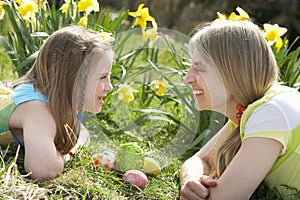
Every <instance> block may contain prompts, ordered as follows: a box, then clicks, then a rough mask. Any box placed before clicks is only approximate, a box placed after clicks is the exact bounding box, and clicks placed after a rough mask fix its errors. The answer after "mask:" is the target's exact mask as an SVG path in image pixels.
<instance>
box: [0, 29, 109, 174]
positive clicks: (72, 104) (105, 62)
mask: <svg viewBox="0 0 300 200" xmlns="http://www.w3.org/2000/svg"><path fill="white" fill-rule="evenodd" d="M113 55H114V53H113V51H112V47H111V45H110V44H109V43H108V42H106V41H104V40H103V39H101V37H100V36H99V34H97V33H94V32H92V31H90V30H88V29H84V28H81V27H77V26H69V27H65V28H61V29H59V30H57V31H56V32H54V33H53V34H52V35H50V36H49V38H48V39H47V40H46V42H45V43H44V44H43V46H42V47H41V49H40V51H39V53H38V56H37V58H36V61H35V63H34V64H33V67H32V68H31V70H30V71H29V72H28V73H27V74H26V75H25V76H23V77H21V78H20V79H18V80H16V81H15V82H14V83H13V84H12V85H11V87H5V86H3V85H1V86H0V106H1V107H0V108H1V110H0V116H1V124H0V141H1V144H4V143H9V142H10V140H8V139H9V137H7V136H9V135H10V134H11V135H12V137H11V138H12V139H13V141H14V142H15V143H17V144H20V145H21V146H23V147H24V150H25V157H24V167H25V170H26V171H27V172H28V173H31V174H30V177H31V178H34V179H51V178H54V177H56V176H57V175H58V174H59V173H60V172H62V170H63V168H64V163H65V157H67V155H68V154H69V152H70V151H71V150H72V149H74V148H75V145H77V144H78V139H80V138H79V135H80V134H79V133H80V132H81V130H82V126H81V123H80V122H81V120H82V118H83V112H84V111H88V112H92V113H98V112H100V110H101V106H102V105H103V103H104V97H105V96H106V94H107V93H108V92H110V91H111V90H112V85H111V83H110V72H111V67H112V62H113ZM2 136H6V137H2ZM3 138H5V139H6V141H4V139H3ZM76 147H78V145H77V146H76Z"/></svg>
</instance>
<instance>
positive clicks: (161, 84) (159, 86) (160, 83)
mask: <svg viewBox="0 0 300 200" xmlns="http://www.w3.org/2000/svg"><path fill="white" fill-rule="evenodd" d="M150 86H153V88H154V89H155V90H156V92H155V94H156V95H158V96H165V95H166V92H165V88H172V86H171V85H169V83H168V81H166V80H165V79H162V80H154V81H152V82H151V83H150Z"/></svg>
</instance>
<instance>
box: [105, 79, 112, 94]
mask: <svg viewBox="0 0 300 200" xmlns="http://www.w3.org/2000/svg"><path fill="white" fill-rule="evenodd" d="M112 89H113V86H112V84H111V82H110V81H109V82H108V83H107V84H106V85H105V88H104V90H105V92H111V91H112Z"/></svg>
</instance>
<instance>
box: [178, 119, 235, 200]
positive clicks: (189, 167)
mask: <svg viewBox="0 0 300 200" xmlns="http://www.w3.org/2000/svg"><path fill="white" fill-rule="evenodd" d="M228 134H230V128H229V125H228V124H226V125H225V126H224V127H223V128H222V129H221V130H220V131H219V132H218V133H217V134H216V135H215V136H214V137H213V138H212V139H211V140H209V141H208V142H207V143H206V144H205V145H204V146H203V147H202V148H201V149H200V151H199V152H197V153H196V154H195V155H194V156H192V157H191V158H189V159H188V160H186V161H185V162H184V164H183V165H182V168H181V173H180V183H181V191H180V194H181V199H193V198H196V197H201V198H206V197H207V195H208V194H209V190H208V189H207V187H208V186H211V187H213V186H215V185H216V182H215V181H213V180H211V179H206V180H207V181H206V183H204V182H203V181H201V177H203V175H208V174H209V173H210V171H211V167H212V165H213V161H214V160H215V156H216V151H217V149H218V147H219V146H220V145H221V144H222V143H223V142H224V140H225V139H226V138H227V136H228Z"/></svg>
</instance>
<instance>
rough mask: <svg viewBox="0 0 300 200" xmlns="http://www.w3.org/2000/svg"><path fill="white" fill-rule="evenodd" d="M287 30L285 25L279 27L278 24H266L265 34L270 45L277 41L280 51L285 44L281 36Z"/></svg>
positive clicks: (277, 47) (276, 45)
mask: <svg viewBox="0 0 300 200" xmlns="http://www.w3.org/2000/svg"><path fill="white" fill-rule="evenodd" d="M286 32H287V29H286V28H284V27H279V26H278V24H275V25H271V24H267V23H266V24H264V33H263V34H264V36H265V38H266V39H267V41H268V43H269V45H273V44H274V43H275V42H276V44H275V47H276V50H277V51H279V50H280V49H281V47H282V45H283V41H282V39H281V36H283V35H284V34H285V33H286Z"/></svg>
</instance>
